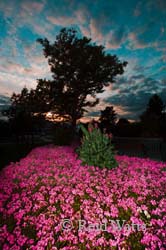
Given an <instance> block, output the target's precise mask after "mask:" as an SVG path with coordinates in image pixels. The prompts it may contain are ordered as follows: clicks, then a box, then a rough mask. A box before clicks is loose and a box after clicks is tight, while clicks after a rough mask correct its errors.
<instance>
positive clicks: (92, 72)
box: [36, 28, 127, 126]
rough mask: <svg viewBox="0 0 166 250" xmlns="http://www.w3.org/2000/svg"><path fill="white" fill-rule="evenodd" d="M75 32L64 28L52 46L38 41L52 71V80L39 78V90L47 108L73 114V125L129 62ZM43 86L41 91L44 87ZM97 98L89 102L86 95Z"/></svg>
mask: <svg viewBox="0 0 166 250" xmlns="http://www.w3.org/2000/svg"><path fill="white" fill-rule="evenodd" d="M76 33H77V32H76V30H74V29H66V28H63V29H62V30H61V31H60V33H59V34H58V35H57V37H56V41H55V42H54V43H53V44H50V42H49V41H48V40H47V39H38V42H39V43H40V44H41V45H42V46H43V51H44V56H45V57H46V58H48V64H49V65H50V69H51V72H52V77H53V80H49V81H48V80H46V79H44V80H43V79H39V80H38V86H37V89H36V90H39V89H40V92H41V95H42V96H43V98H44V102H45V104H47V105H48V108H51V109H54V110H56V111H57V112H58V113H59V114H60V115H70V117H71V120H72V124H73V126H75V125H76V120H77V119H78V118H80V117H82V115H83V113H84V112H85V111H86V109H85V108H86V107H93V106H95V105H96V104H97V103H98V102H99V99H98V98H96V94H97V93H102V92H103V91H104V90H103V87H104V86H108V85H109V84H110V83H112V82H114V81H115V77H116V75H119V74H123V72H124V67H125V66H126V65H127V62H120V61H119V60H118V58H117V56H115V55H109V54H106V53H105V51H104V47H103V46H101V45H100V46H98V45H96V44H93V43H92V41H91V39H90V38H87V37H85V36H84V37H82V38H78V37H77V35H76ZM41 86H42V88H41ZM88 95H89V96H91V97H93V98H94V100H93V101H88V100H87V96H88Z"/></svg>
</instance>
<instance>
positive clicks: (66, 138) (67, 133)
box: [54, 126, 73, 146]
mask: <svg viewBox="0 0 166 250" xmlns="http://www.w3.org/2000/svg"><path fill="white" fill-rule="evenodd" d="M54 131H55V132H54V144H55V145H59V146H63V145H70V144H71V142H72V139H73V130H72V128H71V127H64V126H56V127H55V129H54Z"/></svg>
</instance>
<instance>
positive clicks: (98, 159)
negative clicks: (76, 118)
mask: <svg viewBox="0 0 166 250" xmlns="http://www.w3.org/2000/svg"><path fill="white" fill-rule="evenodd" d="M80 128H81V130H82V132H83V139H82V143H81V146H80V147H79V148H78V149H77V150H76V152H77V153H78V155H79V158H80V159H81V160H82V164H84V165H85V164H87V165H90V166H98V167H100V168H104V167H106V168H108V169H112V168H115V167H116V166H117V165H118V164H117V162H116V160H115V157H114V155H115V153H114V147H113V145H112V144H111V138H110V136H109V135H106V134H102V132H101V131H100V129H98V128H97V127H95V128H94V127H93V126H92V125H90V126H89V127H88V130H86V128H85V127H84V126H83V125H80Z"/></svg>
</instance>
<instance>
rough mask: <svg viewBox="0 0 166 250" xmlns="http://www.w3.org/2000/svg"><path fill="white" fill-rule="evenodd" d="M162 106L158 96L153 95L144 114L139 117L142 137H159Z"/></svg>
mask: <svg viewBox="0 0 166 250" xmlns="http://www.w3.org/2000/svg"><path fill="white" fill-rule="evenodd" d="M163 110H164V104H163V101H162V99H161V98H160V96H158V95H157V94H154V95H153V96H152V97H151V98H150V99H149V102H148V105H147V108H146V110H145V112H143V114H142V115H141V116H140V120H141V123H142V129H143V132H142V133H143V135H144V136H159V135H160V133H161V123H162V120H163Z"/></svg>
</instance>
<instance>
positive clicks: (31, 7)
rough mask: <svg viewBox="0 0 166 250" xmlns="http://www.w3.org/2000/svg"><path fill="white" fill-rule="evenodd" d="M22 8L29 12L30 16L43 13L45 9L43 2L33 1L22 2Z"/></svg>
mask: <svg viewBox="0 0 166 250" xmlns="http://www.w3.org/2000/svg"><path fill="white" fill-rule="evenodd" d="M21 8H22V10H23V11H25V12H27V13H28V14H29V15H33V14H34V13H36V12H38V13H39V12H41V11H42V10H43V8H44V3H43V2H40V3H39V2H36V1H34V2H32V1H28V0H25V1H22V3H21Z"/></svg>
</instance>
